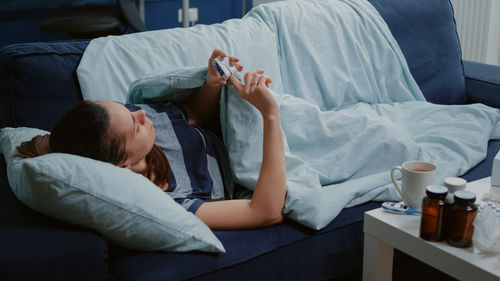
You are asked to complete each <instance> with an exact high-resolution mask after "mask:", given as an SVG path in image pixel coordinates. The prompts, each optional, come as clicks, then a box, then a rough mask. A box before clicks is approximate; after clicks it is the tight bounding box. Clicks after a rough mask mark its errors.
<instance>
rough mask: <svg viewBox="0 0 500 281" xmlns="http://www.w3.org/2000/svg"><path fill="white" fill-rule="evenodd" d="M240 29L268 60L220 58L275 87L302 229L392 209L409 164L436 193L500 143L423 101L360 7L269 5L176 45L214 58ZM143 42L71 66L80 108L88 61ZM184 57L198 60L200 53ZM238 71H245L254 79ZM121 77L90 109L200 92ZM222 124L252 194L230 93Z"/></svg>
mask: <svg viewBox="0 0 500 281" xmlns="http://www.w3.org/2000/svg"><path fill="white" fill-rule="evenodd" d="M311 18H314V19H315V20H314V21H310V19H311ZM246 26H250V27H251V28H252V31H251V32H252V34H255V33H256V31H259V33H258V34H259V38H258V39H262V40H265V41H263V42H264V44H266V48H268V49H267V52H263V50H261V49H257V50H256V52H253V51H252V50H248V49H245V48H246V47H240V46H239V45H238V44H243V43H241V42H227V44H228V45H226V46H223V47H221V48H222V49H225V50H226V51H227V52H228V53H230V54H235V55H237V56H238V57H240V58H241V63H242V64H243V65H244V66H245V70H251V69H252V68H254V67H253V66H257V67H264V68H265V69H266V72H267V73H268V74H270V76H271V78H272V79H273V81H274V82H273V84H271V88H270V89H271V90H272V94H273V95H274V96H275V98H276V99H277V101H278V103H279V105H280V113H281V121H282V129H283V136H284V143H285V157H286V168H287V188H288V194H287V200H286V206H285V209H284V212H285V214H286V215H287V216H288V217H290V218H292V219H294V220H295V221H297V222H299V223H301V224H303V225H306V226H308V227H311V228H314V229H321V228H323V227H324V226H326V225H327V224H328V223H329V222H330V221H331V220H332V219H334V218H335V217H336V216H337V214H338V213H339V212H340V211H341V210H342V209H343V208H345V207H349V206H354V205H357V204H361V203H364V202H367V201H370V200H401V198H400V196H399V194H398V193H397V191H396V190H395V188H394V187H393V186H392V183H391V179H390V175H389V171H390V169H391V168H392V167H393V166H395V165H400V164H402V163H403V162H405V161H407V160H424V161H430V162H432V163H434V164H436V165H437V166H438V178H439V182H438V183H441V182H442V180H443V179H444V178H446V177H449V176H458V175H461V174H463V173H465V172H466V171H467V170H469V169H470V168H471V167H473V166H475V165H476V164H477V163H479V162H480V161H481V160H482V159H484V157H485V156H486V150H487V144H488V140H489V139H492V138H499V137H500V126H499V121H500V111H499V110H498V109H494V108H490V107H487V106H484V105H481V104H473V105H453V106H446V105H436V104H431V103H428V102H426V101H425V99H424V97H423V95H422V93H421V91H420V89H419V87H418V85H417V84H416V82H415V81H414V79H413V77H412V76H411V73H410V71H409V69H408V66H407V64H406V61H405V58H404V56H403V54H402V52H401V50H400V49H399V47H398V44H397V42H396V41H395V39H394V38H393V37H392V35H391V33H390V31H389V29H388V27H387V25H386V24H385V22H384V21H383V19H382V18H381V17H380V15H379V14H378V13H377V11H376V10H375V9H374V8H373V7H372V6H371V4H370V3H369V2H367V1H364V0H342V1H326V0H316V1H283V2H276V3H272V4H268V5H260V6H258V7H256V8H254V9H253V10H252V11H251V12H250V13H249V14H248V15H247V16H245V18H243V19H240V20H231V21H227V22H224V23H223V24H220V25H211V26H203V27H196V26H195V27H194V29H188V30H187V31H185V34H191V33H192V32H193V31H200V32H199V33H197V34H196V36H198V37H204V38H203V40H201V41H206V42H208V43H207V44H205V45H204V46H203V49H204V48H205V46H213V44H212V43H213V39H212V37H211V36H212V35H213V34H221V33H222V32H224V31H231V30H234V29H235V28H240V29H241V30H243V31H246V30H245V28H246ZM241 30H240V31H241ZM166 32H168V31H166ZM179 32H180V31H179V30H172V31H171V34H172V35H174V36H173V38H174V39H175V40H180V39H178V38H180V36H177V35H178V33H179ZM228 34H231V33H228ZM144 38H146V39H148V40H149V38H150V37H149V35H147V34H145V35H141V34H137V35H135V36H127V37H119V38H114V39H99V40H96V41H93V42H92V44H90V45H89V47H88V48H87V51H86V55H85V56H84V58H83V59H82V62H81V64H80V66H79V70H80V68H81V69H82V71H83V73H84V74H85V75H83V76H82V77H80V76H79V78H80V82H82V78H83V79H85V81H88V83H86V84H85V87H82V92H83V95H84V97H85V98H87V99H95V98H96V92H94V91H92V87H91V84H92V83H96V80H94V81H92V80H89V79H90V77H87V76H86V74H88V73H89V70H88V69H89V68H90V65H91V62H92V61H95V60H96V59H97V58H99V57H102V56H103V55H105V53H104V54H103V52H99V53H98V52H97V50H99V51H101V50H103V49H107V48H106V46H107V45H108V44H110V41H113V42H117V41H118V42H119V43H120V45H122V46H126V45H127V44H130V45H131V46H136V45H138V42H142V43H144V42H148V41H141V40H143V39H144ZM254 39H255V38H254ZM192 40H193V39H186V41H189V42H187V43H190V42H191V41H192ZM259 42H260V41H259ZM154 44H155V47H156V48H159V51H158V52H159V53H164V52H165V50H169V48H172V46H177V44H178V41H176V42H175V43H172V42H169V41H165V40H162V39H158V40H157V41H155V43H154ZM185 46H189V45H185ZM253 46H255V44H253ZM186 48H192V49H198V50H199V49H200V46H190V47H186ZM210 51H211V50H210ZM87 52H88V53H87ZM110 52H112V55H110V57H112V58H113V59H120V60H121V61H120V65H121V66H122V67H123V65H124V62H123V61H122V60H126V59H127V58H128V57H129V56H130V54H131V53H133V55H134V56H139V58H141V59H144V60H148V59H150V58H148V56H149V54H148V53H145V52H137V51H134V50H133V49H129V50H126V51H125V52H124V54H123V55H118V56H117V54H116V52H114V51H110ZM178 53H180V54H182V53H183V51H179V52H178ZM208 56H209V55H208V54H207V55H206V57H208ZM137 59H138V58H136V57H134V61H135V60H137ZM250 59H251V60H250ZM205 60H206V58H203V59H202V60H201V59H200V60H199V62H198V63H192V64H191V65H195V66H196V65H199V64H200V62H205ZM245 60H250V61H251V63H249V65H250V66H251V67H247V65H245ZM110 63H111V64H113V61H111V62H110ZM136 66H137V65H136V64H133V63H131V64H130V65H129V66H127V67H128V68H129V69H133V68H134V67H136ZM102 67H107V66H105V65H104V66H102ZM141 67H142V66H141ZM267 67H269V69H268V68H267ZM112 68H113V67H112V66H109V67H108V69H112ZM179 68H181V70H179ZM129 69H126V70H124V71H123V72H124V73H127V76H126V77H127V79H129V80H130V81H128V82H127V84H126V85H128V86H130V85H132V87H130V88H129V92H128V93H127V94H125V93H123V94H122V95H121V96H119V97H116V96H115V95H113V96H109V95H108V94H106V93H105V91H101V92H100V93H101V94H98V95H97V97H98V98H102V99H109V98H110V97H112V98H113V99H115V100H120V101H126V100H127V99H128V101H131V102H135V103H140V102H145V101H147V102H151V101H155V102H158V101H162V100H182V99H185V98H186V95H187V94H188V93H189V92H190V91H189V89H191V88H195V87H199V86H200V85H201V84H202V81H204V76H203V71H205V70H204V68H203V67H202V66H199V67H198V66H196V67H191V68H186V67H185V68H183V66H182V65H177V64H176V65H165V69H162V70H158V69H157V68H156V69H152V68H150V67H148V66H144V67H142V68H141V69H140V70H137V69H133V70H129ZM132 72H133V73H134V74H133V75H130V73H132ZM179 73H182V75H179ZM205 73H206V72H205ZM119 74H120V73H117V74H116V75H119ZM92 79H98V80H99V77H97V76H95V77H92ZM102 79H105V78H102ZM90 81H92V83H90ZM116 81H117V83H122V82H121V81H123V79H121V80H120V79H116ZM134 81H135V82H134ZM166 81H167V82H166ZM108 82H109V81H107V82H106V83H108ZM83 83H85V82H83ZM120 87H123V86H120ZM96 91H97V92H99V89H96ZM220 118H221V125H222V129H223V137H224V143H225V144H226V147H227V150H228V153H229V157H230V162H231V167H232V169H233V174H234V178H235V181H236V182H237V183H238V184H240V185H243V186H244V187H246V188H248V189H250V190H252V189H253V188H254V187H255V185H256V182H257V179H258V175H259V169H260V164H261V160H262V155H261V152H262V137H263V136H262V119H261V116H260V114H259V113H258V111H257V110H256V109H255V108H253V107H252V106H251V105H250V104H249V103H247V102H246V101H244V100H242V99H241V98H240V97H239V95H238V93H237V92H236V90H235V89H234V88H233V87H232V86H230V85H228V86H225V87H224V88H223V90H222V93H221V99H220ZM259 152H260V153H259Z"/></svg>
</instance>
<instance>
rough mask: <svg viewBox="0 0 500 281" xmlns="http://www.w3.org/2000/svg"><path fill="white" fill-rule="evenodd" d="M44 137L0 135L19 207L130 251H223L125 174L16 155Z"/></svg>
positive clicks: (168, 202)
mask: <svg viewBox="0 0 500 281" xmlns="http://www.w3.org/2000/svg"><path fill="white" fill-rule="evenodd" d="M47 133H48V132H46V131H42V130H38V129H32V128H4V129H1V130H0V149H1V152H2V153H3V154H4V156H5V161H6V162H7V174H8V179H9V183H10V186H11V189H12V191H13V192H14V193H15V194H16V196H17V197H18V198H19V200H21V201H22V202H23V203H24V204H26V205H27V206H29V207H30V208H33V209H35V210H37V211H39V212H41V213H43V214H46V215H48V216H50V217H53V218H55V219H59V220H62V221H65V222H68V223H73V224H78V225H82V226H85V227H88V228H91V229H94V230H96V231H97V232H99V233H101V234H102V235H103V236H104V237H105V238H106V239H108V240H110V241H112V242H114V243H116V244H118V245H120V246H123V247H126V248H130V249H137V250H144V251H178V252H184V251H191V250H200V251H207V252H225V250H224V247H223V245H222V243H221V242H220V241H219V240H218V239H217V237H216V236H215V235H214V234H213V232H212V231H211V230H210V229H209V228H208V227H207V225H205V224H204V223H203V222H202V221H201V220H200V219H198V218H197V217H196V216H195V215H193V214H192V213H190V212H188V211H186V210H185V209H184V208H183V207H182V206H180V205H179V204H177V203H176V202H175V201H174V200H173V199H172V198H171V197H170V196H168V195H167V194H165V192H164V191H162V190H161V189H159V188H158V187H157V186H156V185H154V184H153V183H152V182H151V181H149V180H148V179H147V178H145V177H143V176H142V175H139V174H136V173H134V172H132V171H130V170H129V169H125V168H119V167H116V166H114V165H112V164H109V163H105V162H101V161H96V160H92V159H89V158H85V157H79V156H74V155H70V154H64V153H49V154H46V155H42V156H39V157H34V158H27V159H21V158H19V157H16V156H15V154H16V147H17V146H18V145H19V144H20V143H21V142H23V141H25V140H30V139H31V138H32V137H34V136H36V135H44V134H47Z"/></svg>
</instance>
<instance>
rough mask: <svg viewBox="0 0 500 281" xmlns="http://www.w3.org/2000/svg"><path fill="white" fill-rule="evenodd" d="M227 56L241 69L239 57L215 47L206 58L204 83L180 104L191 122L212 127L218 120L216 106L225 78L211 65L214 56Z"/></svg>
mask: <svg viewBox="0 0 500 281" xmlns="http://www.w3.org/2000/svg"><path fill="white" fill-rule="evenodd" d="M226 56H227V57H229V61H230V62H231V63H233V64H234V65H235V66H236V69H237V70H238V71H241V70H242V69H243V66H241V65H240V64H239V63H238V61H239V59H237V58H235V57H232V56H228V55H226V53H224V51H222V50H219V49H215V50H214V51H213V52H212V55H211V56H210V58H209V59H208V72H207V78H206V80H205V83H204V84H203V85H202V86H201V87H200V88H198V89H196V93H194V94H193V95H192V96H191V98H190V99H189V100H188V101H187V102H186V103H184V104H182V105H181V106H182V107H183V108H184V110H185V111H186V113H187V114H188V117H189V119H190V121H191V122H192V123H195V124H197V125H200V126H206V127H213V125H214V123H215V122H217V120H219V118H218V116H217V112H218V110H217V108H218V104H219V96H220V91H221V88H222V86H223V85H225V84H226V80H224V78H222V77H221V76H220V75H219V73H218V72H217V70H215V68H214V66H213V65H212V61H213V60H214V59H215V58H216V57H226Z"/></svg>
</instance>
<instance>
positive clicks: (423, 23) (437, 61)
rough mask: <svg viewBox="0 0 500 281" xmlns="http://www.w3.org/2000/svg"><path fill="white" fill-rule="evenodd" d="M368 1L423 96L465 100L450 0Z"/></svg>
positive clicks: (446, 100)
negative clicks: (392, 40)
mask: <svg viewBox="0 0 500 281" xmlns="http://www.w3.org/2000/svg"><path fill="white" fill-rule="evenodd" d="M369 1H370V2H371V3H372V5H373V6H374V7H375V8H376V9H377V10H378V11H379V13H380V14H381V16H382V17H383V18H384V20H385V21H386V22H387V25H388V26H389V28H390V29H391V32H392V35H393V36H394V37H395V38H396V41H398V43H399V46H400V47H401V50H402V51H403V54H404V55H405V58H406V60H407V63H408V66H409V67H410V71H411V73H412V75H413V77H414V78H415V80H416V81H417V83H418V85H419V86H420V89H421V90H422V92H423V94H424V96H425V97H426V99H427V100H428V101H430V102H433V103H440V104H461V103H464V102H465V80H464V72H463V67H462V60H461V57H462V51H461V49H460V42H459V41H458V35H457V31H456V25H455V20H454V17H453V8H452V6H451V3H450V1H448V0H444V1H442V0H419V1H415V0H369ZM429 7H432V8H429Z"/></svg>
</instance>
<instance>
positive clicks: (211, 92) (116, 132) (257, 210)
mask: <svg viewBox="0 0 500 281" xmlns="http://www.w3.org/2000/svg"><path fill="white" fill-rule="evenodd" d="M219 56H221V57H226V56H227V55H226V54H225V53H224V52H223V51H222V50H218V49H216V50H214V52H213V53H212V55H211V57H210V59H209V70H208V73H207V78H206V81H205V83H204V84H203V86H202V87H200V88H199V89H198V91H197V93H195V94H194V95H192V96H191V98H190V99H189V100H188V101H187V102H185V103H183V104H173V103H167V104H154V105H122V104H120V103H115V102H110V101H96V102H88V101H83V102H80V103H79V104H77V105H76V106H75V107H74V108H72V109H71V110H70V111H69V112H68V113H67V114H66V115H65V116H64V117H63V118H62V119H61V120H60V121H59V122H58V123H57V124H56V126H55V127H54V128H53V129H52V132H51V134H50V135H44V136H37V137H35V138H33V139H32V140H31V141H27V142H24V143H22V144H21V145H20V146H19V147H18V148H17V149H18V152H19V156H21V157H25V158H27V157H35V156H38V155H42V154H46V153H50V152H61V153H70V154H75V155H79V156H84V157H89V158H92V159H95V160H100V161H105V162H109V163H111V164H114V165H117V166H119V167H123V168H128V169H130V170H132V171H134V172H136V173H139V174H141V175H144V176H145V177H147V178H149V179H150V180H151V181H152V182H154V183H155V184H156V185H157V186H158V187H159V188H161V189H162V190H164V191H166V192H169V193H170V195H172V197H173V198H174V199H176V201H177V202H178V203H180V204H181V205H182V206H183V207H184V208H186V209H187V210H188V211H191V212H193V213H194V214H195V215H196V216H197V217H199V218H200V219H201V220H202V221H203V222H205V223H206V224H207V225H208V226H209V227H210V228H211V229H245V228H256V227H264V226H269V225H272V224H276V223H279V222H281V221H282V220H283V212H282V211H283V207H284V204H285V196H286V169H285V156H284V148H283V139H282V135H281V123H280V113H279V106H278V104H277V102H276V100H275V99H274V97H273V96H272V94H271V93H270V92H269V90H268V84H269V83H271V82H272V81H271V79H270V78H269V77H268V76H265V75H263V73H264V71H263V70H261V69H256V70H252V71H250V72H248V73H246V75H245V77H244V82H245V83H244V84H243V83H241V82H240V81H239V80H238V79H236V78H235V77H234V75H232V76H231V77H229V81H230V83H231V84H232V85H233V86H234V87H235V89H236V90H237V91H238V93H239V94H240V97H241V98H243V99H245V100H246V101H248V102H249V103H250V104H252V105H253V106H254V107H255V108H256V109H257V110H259V112H260V113H261V115H262V117H263V122H264V124H263V125H264V126H263V130H264V132H263V135H264V137H263V159H262V166H261V168H260V174H259V179H258V181H257V186H256V188H255V191H254V193H253V196H252V198H251V200H243V199H235V200H221V199H228V198H229V196H228V194H227V192H225V189H224V183H223V182H224V181H223V180H222V175H221V169H224V168H227V167H223V165H224V164H225V163H224V162H226V163H227V161H221V159H220V158H221V157H219V156H218V155H221V151H220V150H221V149H223V146H221V145H217V143H218V140H217V139H216V137H214V134H213V133H210V132H209V131H210V130H212V131H217V127H218V125H217V124H218V123H219V122H218V112H217V111H218V110H217V105H218V100H219V95H220V92H221V87H222V86H223V85H224V84H225V83H226V80H224V79H223V78H222V77H221V76H220V75H219V73H218V72H217V71H216V70H215V68H214V67H213V66H212V64H211V63H210V62H212V61H213V59H215V58H216V57H219ZM227 57H228V58H229V60H230V62H232V63H233V64H234V65H235V66H236V68H237V70H238V71H241V70H242V69H243V66H241V65H240V64H239V63H238V61H239V60H238V59H237V58H235V57H232V56H227ZM146 112H148V114H147V115H146ZM218 150H219V151H218ZM167 154H168V155H169V157H168V158H167ZM226 165H228V164H226Z"/></svg>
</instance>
